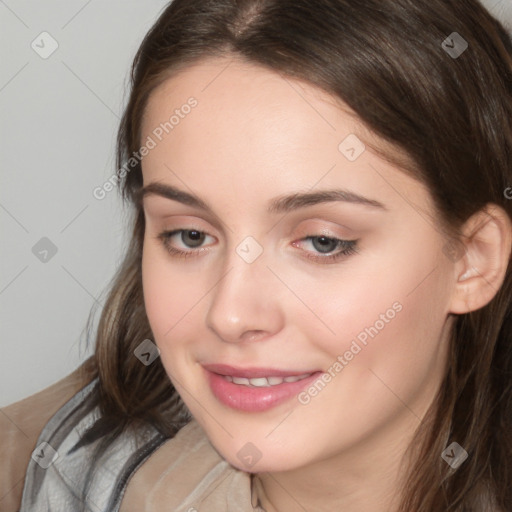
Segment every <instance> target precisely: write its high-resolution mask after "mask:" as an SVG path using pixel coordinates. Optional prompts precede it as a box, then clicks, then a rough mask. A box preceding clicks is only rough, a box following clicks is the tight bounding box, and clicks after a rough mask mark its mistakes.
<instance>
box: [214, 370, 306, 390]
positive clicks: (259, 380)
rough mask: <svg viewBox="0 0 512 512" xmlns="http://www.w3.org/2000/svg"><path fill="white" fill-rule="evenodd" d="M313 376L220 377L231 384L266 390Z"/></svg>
mask: <svg viewBox="0 0 512 512" xmlns="http://www.w3.org/2000/svg"><path fill="white" fill-rule="evenodd" d="M311 375H313V373H303V374H302V375H290V376H288V377H256V378H250V379H249V378H247V377H232V376H231V375H221V377H223V378H224V379H225V380H227V381H228V382H232V383H233V384H240V385H241V386H247V387H253V388H267V387H272V386H278V385H279V384H282V383H283V382H297V381H299V380H302V379H306V378H308V377H310V376H311Z"/></svg>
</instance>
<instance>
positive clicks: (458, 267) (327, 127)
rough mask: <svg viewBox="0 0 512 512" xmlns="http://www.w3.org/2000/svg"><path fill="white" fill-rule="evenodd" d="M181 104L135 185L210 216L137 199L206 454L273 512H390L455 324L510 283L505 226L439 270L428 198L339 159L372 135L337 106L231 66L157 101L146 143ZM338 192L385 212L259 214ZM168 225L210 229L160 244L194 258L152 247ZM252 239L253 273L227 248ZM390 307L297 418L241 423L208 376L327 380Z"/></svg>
mask: <svg viewBox="0 0 512 512" xmlns="http://www.w3.org/2000/svg"><path fill="white" fill-rule="evenodd" d="M228 64H229V65H228ZM226 66H227V67H226ZM191 96H193V97H195V98H196V99H197V101H198V105H197V106H196V107H195V108H194V109H193V110H192V111H191V113H190V114H189V115H187V116H185V117H184V118H183V119H180V122H179V124H178V125H176V126H175V127H174V129H173V130H172V131H171V132H169V134H166V135H165V136H164V137H163V138H162V140H161V141H159V142H158V144H157V145H156V147H155V148H154V149H152V150H151V151H150V152H149V154H148V155H147V156H145V157H144V159H143V164H142V165H143V178H144V185H145V186H146V185H148V184H149V183H153V182H160V183H164V184H168V185H174V186H176V187H178V188H180V189H181V190H185V191H187V192H192V193H194V194H196V195H198V196H199V197H200V198H202V199H203V200H204V201H205V202H206V203H208V204H209V205H210V206H211V208H212V210H213V214H210V213H206V212H204V211H202V210H200V209H198V208H195V207H192V206H189V205H184V204H181V203H179V202H177V201H173V200H170V199H168V198H164V197H159V196H158V195H154V194H149V195H146V196H145V198H144V201H143V205H144V213H145V219H146V232H145V238H144V248H143V259H142V272H143V285H144V299H145V305H146V310H147V314H148V318H149V321H150V325H151V327H152V330H153V333H154V337H155V343H156V344H157V346H158V347H159V349H160V353H161V354H160V357H161V359H162V363H163V364H164V367H165V369H166V371H167V373H168V375H169V377H170V379H171V381H172V382H173V384H174V385H175V386H176V388H177V389H178V391H179V393H180V394H181V396H182V398H183V400H184V401H185V403H186V404H187V406H188V408H189V409H190V411H191V413H192V414H193V416H194V417H195V419H196V420H197V421H198V422H199V423H200V425H201V426H202V428H203V429H204V431H205V433H206V434H207V436H208V438H209V439H210V441H211V443H212V444H213V445H214V447H215V448H216V449H217V451H218V452H219V453H220V454H221V455H222V456H223V457H224V458H225V459H226V460H227V461H228V462H230V463H231V464H232V465H233V466H235V467H237V468H239V469H241V470H244V471H250V472H253V473H258V478H259V479H260V481H261V483H262V485H263V489H264V495H263V496H262V500H263V504H264V506H266V507H268V510H269V511H270V510H277V511H280V512H282V511H286V512H295V511H299V510H300V511H303V510H316V511H327V510H344V511H345V512H356V511H360V510H365V511H367V512H377V511H378V512H383V511H384V510H389V511H391V510H395V508H396V506H397V501H396V500H397V496H398V495H399V491H398V490H399V488H400V478H401V477H402V476H403V474H404V472H405V467H406V466H405V463H406V459H404V453H405V450H406V448H407V445H408V443H409V442H410V441H411V439H412V436H413V433H414V431H415V429H416V428H417V427H418V426H419V424H420V422H421V420H422V418H423V417H424V415H425V413H426V411H427V409H428V408H429V406H430V404H431V402H432V400H433V398H434V396H435V393H436V392H437V390H438V388H439V385H440V383H441V380H442V377H443V375H444V371H445V367H446V363H447V348H448V338H449V330H450V327H451V325H452V323H453V320H454V316H453V314H454V313H462V312H465V311H468V310H470V309H477V308H478V307H482V306H483V305H485V304H486V303H487V302H488V301H489V300H490V299H491V298H492V296H493V294H494V293H495V290H496V289H497V288H498V287H499V283H500V281H501V279H502V278H503V275H504V270H503V264H501V263H500V262H502V260H503V261H506V256H507V254H510V243H511V242H510V225H509V224H506V220H505V219H506V215H504V214H502V212H500V211H498V212H497V214H496V215H495V216H494V217H493V216H490V215H489V214H485V216H482V217H479V218H475V219H473V220H472V222H471V223H468V229H473V228H475V226H478V228H479V229H480V230H481V231H480V235H481V236H480V241H482V240H483V241H484V242H486V243H487V242H489V243H488V244H484V243H480V244H479V245H478V247H477V246H476V245H475V248H473V246H471V247H469V246H468V249H469V250H468V252H467V254H466V256H465V257H464V258H460V259H458V260H456V261H453V260H452V259H450V258H447V257H446V256H445V253H444V252H443V247H444V246H445V244H446V241H447V240H446V238H445V237H444V236H443V235H442V234H441V232H440V230H439V227H438V225H437V224H436V223H435V222H434V221H433V220H432V219H434V218H435V217H434V210H433V205H432V200H431V197H430V194H429V192H428V190H427V189H426V188H425V187H424V186H423V185H422V184H421V183H419V182H417V181H415V180H413V179H412V178H411V177H409V176H407V175H406V174H405V173H403V172H402V171H401V170H399V169H397V168H395V167H393V166H392V165H391V164H389V163H387V162H385V161H384V160H382V159H381V158H379V157H378V156H377V154H375V153H373V152H372V151H371V150H370V149H369V147H368V146H367V148H366V151H364V152H363V153H362V154H361V155H360V156H359V157H358V158H357V160H355V161H353V162H351V161H349V160H348V159H347V158H346V157H345V156H344V155H343V154H342V153H341V152H340V150H339V149H338V146H339V144H340V142H341V141H342V140H344V139H345V137H347V135H349V134H356V135H357V136H358V137H359V138H360V139H361V140H363V141H364V140H365V137H369V134H368V132H366V131H365V130H363V128H362V126H361V125H360V124H359V123H358V122H357V118H356V117H354V115H351V113H350V111H349V109H348V107H347V106H344V105H343V104H342V103H340V102H339V101H338V102H336V101H335V100H334V99H333V98H332V97H330V96H329V95H328V94H326V93H325V92H323V91H321V90H319V89H317V88H315V87H313V86H311V85H308V84H305V83H302V82H299V81H296V80H292V79H290V78H286V79H284V78H283V77H281V76H280V75H279V74H276V73H274V72H272V71H270V70H267V69H264V68H261V67H258V66H255V65H253V64H249V63H244V62H242V61H239V60H236V59H224V58H219V59H211V60H207V61H203V62H201V63H199V64H196V65H194V66H192V67H189V68H187V69H185V70H182V71H180V72H179V73H178V74H176V75H175V76H173V77H171V78H169V79H167V80H166V81H165V82H164V83H163V84H161V85H160V86H159V87H158V88H157V89H155V91H154V92H153V93H152V94H151V96H150V99H149V102H148V104H147V107H146V110H145V115H144V120H143V125H142V137H141V140H146V138H147V137H148V136H151V133H152V131H153V130H154V129H155V127H157V126H158V125H159V124H160V123H162V122H165V121H166V120H167V119H168V118H169V116H170V115H171V114H172V112H173V110H174V109H176V108H179V107H180V106H181V105H183V104H185V103H186V102H187V99H188V98H189V97H191ZM366 140H369V139H366ZM331 188H347V189H350V190H352V191H355V192H356V193H358V194H361V195H364V196H366V197H368V198H372V199H375V200H378V201H380V202H381V203H383V204H384V205H385V207H386V210H379V209H372V208H369V207H366V206H364V205H361V204H353V203H348V202H330V203H324V204H318V205H314V206H309V207H305V208H301V209H299V210H296V211H293V212H290V213H287V214H286V215H284V214H278V215H271V214H268V213H267V212H266V206H267V202H268V201H269V200H271V199H273V198H275V197H277V196H282V195H285V194H290V193H293V192H306V191H310V190H320V189H322V190H326V189H331ZM404 198H406V199H407V200H405V199H404ZM495 219H497V220H495ZM176 229H191V230H194V229H195V230H199V231H202V232H204V233H205V234H206V237H205V239H204V241H203V243H202V245H201V247H202V248H204V249H206V250H204V251H202V252H199V251H198V249H197V248H194V247H193V246H192V247H191V246H190V239H188V238H185V242H186V241H187V240H188V241H189V246H187V245H185V243H184V241H183V240H182V238H181V237H180V234H177V235H175V236H174V237H173V238H172V239H171V240H168V241H167V243H168V245H171V246H172V247H174V248H177V249H181V250H183V251H190V252H192V251H195V253H194V254H191V255H189V257H187V258H180V257H176V256H173V255H172V254H170V253H169V252H168V250H167V249H166V247H165V245H164V243H163V242H162V240H161V239H159V238H158V235H159V234H160V233H162V232H163V231H172V230H176ZM486 229H487V230H486ZM185 235H186V233H185ZM308 235H316V236H318V237H321V236H322V235H324V236H330V237H334V238H339V239H346V240H354V239H357V240H358V245H357V248H358V252H357V253H355V254H351V255H347V256H344V257H342V258H341V259H339V260H338V261H337V262H330V263H322V262H321V261H320V262H315V261H313V260H311V259H308V257H307V255H308V254H309V255H312V256H318V257H320V258H321V257H322V253H321V252H319V245H318V244H317V245H316V246H315V245H314V244H313V243H312V242H311V241H307V240H305V239H304V238H305V237H306V236H308ZM505 235H506V236H505ZM248 236H252V237H253V238H254V239H255V240H257V242H258V243H259V244H260V245H261V247H262V248H263V253H262V254H261V255H260V256H259V257H258V258H257V259H256V260H255V261H254V262H252V263H247V262H246V261H244V259H242V258H241V257H240V256H239V255H238V254H237V252H236V248H237V246H238V245H239V244H240V243H241V242H242V241H243V240H244V239H245V238H246V237H248ZM294 242H295V244H294ZM332 247H333V248H332V251H331V253H329V254H332V253H334V252H337V251H339V248H337V247H335V246H332ZM484 247H485V248H486V249H485V250H484V249H483V248H484ZM320 250H321V249H320ZM328 250H329V249H328ZM507 251H508V252H507ZM500 258H501V259H500ZM491 260H493V261H494V262H495V263H496V262H498V264H497V265H496V266H495V267H493V268H490V267H489V268H487V266H486V265H487V262H488V261H491ZM475 263H478V268H476V267H475V266H474V265H475ZM500 264H501V266H500ZM471 269H473V270H475V272H476V273H475V272H474V273H473V275H470V276H469V277H468V278H467V279H465V280H462V281H460V280H459V278H460V276H461V275H462V274H463V273H465V272H466V271H468V270H470V274H471ZM483 279H486V280H487V281H490V282H491V283H493V284H494V283H496V284H497V286H496V287H492V291H491V290H490V289H489V288H490V287H489V286H488V284H483ZM397 301H398V302H399V303H400V305H401V307H402V309H401V311H400V312H397V313H396V315H395V316H394V318H393V319H392V320H390V321H389V322H387V323H385V327H384V328H383V329H382V330H380V331H379V333H378V335H376V336H375V337H374V338H369V339H368V342H367V345H366V346H363V345H362V347H363V348H362V350H361V351H360V352H359V353H357V355H355V356H354V357H353V359H352V360H351V361H349V362H348V364H347V365H346V366H345V367H344V368H343V370H342V371H341V372H339V373H337V374H336V376H335V377H334V378H333V379H332V380H331V382H329V383H328V385H326V386H325V388H324V389H323V390H322V391H321V392H319V393H318V394H317V396H315V397H313V398H312V399H311V401H310V402H309V403H308V404H307V405H303V404H301V403H299V401H298V400H297V399H295V398H294V399H291V400H289V401H287V402H286V403H284V404H281V405H279V406H277V407H274V408H272V409H270V410H268V411H265V412H240V411H237V410H234V409H231V408H229V407H227V406H225V405H223V404H222V403H220V402H219V401H218V400H217V399H216V398H215V396H214V395H213V394H212V392H211V390H210V388H209V385H208V382H207V380H206V378H205V374H204V370H203V369H202V367H201V364H206V363H225V364H231V365H233V366H240V367H251V366H263V367H274V368H281V369H286V370H298V372H297V373H301V372H303V371H306V372H307V371H314V370H323V371H327V370H328V368H329V367H332V365H333V364H334V362H335V361H336V360H337V358H338V356H339V355H343V354H344V353H345V352H346V351H347V350H349V348H350V346H351V343H352V341H353V340H354V339H355V338H356V336H357V335H358V334H359V333H360V332H361V331H363V330H364V329H365V328H367V327H370V326H372V325H374V324H375V322H376V321H377V320H379V318H381V317H380V315H381V314H385V313H386V311H387V310H390V309H393V308H392V305H393V304H394V303H396V302H397ZM248 442H250V443H252V444H253V445H255V446H256V447H257V449H258V450H259V452H261V458H260V460H259V461H258V462H257V463H256V464H255V465H254V466H252V467H250V468H248V467H246V466H244V463H243V462H242V461H241V460H240V459H239V458H238V457H237V453H238V451H239V450H240V449H241V448H242V447H243V446H244V445H245V444H246V443H248Z"/></svg>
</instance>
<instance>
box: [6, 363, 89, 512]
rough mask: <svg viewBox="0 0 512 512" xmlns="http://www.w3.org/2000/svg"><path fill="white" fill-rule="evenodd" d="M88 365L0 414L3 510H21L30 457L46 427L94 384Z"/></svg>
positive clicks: (11, 405) (85, 364) (8, 407)
mask: <svg viewBox="0 0 512 512" xmlns="http://www.w3.org/2000/svg"><path fill="white" fill-rule="evenodd" d="M89 377H90V373H89V370H88V364H87V362H86V363H84V364H83V365H82V366H80V367H79V368H77V369H76V370H75V371H73V372H72V373H70V374H69V375H67V376H66V377H64V378H62V379H61V380H59V381H58V382H56V383H54V384H52V385H51V386H48V387H47V388H45V389H43V390H41V391H39V392H38V393H35V394H33V395H31V396H29V397H26V398H24V399H22V400H20V401H18V402H15V403H13V404H10V405H8V406H6V407H2V409H1V411H0V412H1V414H0V432H1V436H0V459H1V460H2V464H0V497H1V508H2V510H18V509H19V506H20V501H21V493H22V490H23V483H24V479H25V472H26V470H27V465H28V463H29V460H30V456H31V454H32V452H33V450H34V448H35V446H36V442H37V439H38V437H39V435H40V433H41V430H42V429H43V427H44V425H45V424H46V423H47V422H48V420H49V419H50V418H51V417H52V415H53V414H55V412H56V411H57V410H58V409H59V408H60V407H62V405H63V404H65V403H66V402H67V401H68V400H69V399H70V398H71V397H72V396H73V395H75V394H76V393H77V392H78V391H79V390H80V389H81V388H82V387H84V386H85V385H86V384H87V383H88V382H90V380H91V379H90V378H89Z"/></svg>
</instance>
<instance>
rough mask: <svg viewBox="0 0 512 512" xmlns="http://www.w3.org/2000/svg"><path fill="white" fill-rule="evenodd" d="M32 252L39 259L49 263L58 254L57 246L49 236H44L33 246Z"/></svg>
mask: <svg viewBox="0 0 512 512" xmlns="http://www.w3.org/2000/svg"><path fill="white" fill-rule="evenodd" d="M32 254H33V255H34V256H35V257H36V258H37V259H38V260H39V261H42V262H43V263H48V262H49V261H50V260H51V259H52V258H53V257H54V256H55V255H56V254H57V246H56V245H55V244H54V243H53V242H52V241H51V240H50V239H49V238H46V237H45V236H43V238H41V240H39V242H37V243H36V244H35V245H34V246H33V247H32Z"/></svg>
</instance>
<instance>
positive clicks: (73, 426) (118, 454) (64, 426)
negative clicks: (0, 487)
mask: <svg viewBox="0 0 512 512" xmlns="http://www.w3.org/2000/svg"><path fill="white" fill-rule="evenodd" d="M97 385H98V380H97V379H94V380H92V381H91V382H89V384H87V385H86V386H85V387H83V388H82V389H80V390H79V391H78V392H77V393H76V394H75V395H73V396H72V398H71V399H70V400H68V401H67V402H66V403H65V404H64V405H63V406H62V407H61V408H60V409H59V410H58V411H57V412H56V413H55V414H54V415H53V416H52V417H51V419H50V420H49V421H48V422H47V423H46V425H45V426H44V428H43V429H42V431H41V433H40V435H39V438H38V439H37V442H36V446H35V449H34V451H33V452H32V454H31V458H30V461H29V464H28V468H27V472H26V476H25V485H24V488H23V495H22V500H21V509H20V512H28V511H30V512H43V511H49V510H51V511H52V512H61V511H62V512H64V511H65V512H68V511H70V510H82V509H83V510H94V511H95V512H96V511H97V512H106V511H108V512H113V511H115V510H117V507H118V502H119V499H120V496H121V493H122V490H123V489H124V486H125V484H126V481H127V480H128V478H129V476H130V475H131V473H132V472H133V471H135V469H136V468H137V467H138V466H139V465H140V464H141V462H142V461H143V460H144V459H145V458H146V457H147V456H148V455H149V454H150V453H151V452H152V451H153V450H154V449H156V448H157V447H158V446H159V445H160V444H161V443H162V442H164V441H165V438H164V437H163V436H162V435H161V434H160V433H158V432H156V431H155V430H154V429H153V428H152V427H151V426H147V428H145V429H140V432H138V433H137V434H138V435H133V433H130V432H128V431H127V432H124V433H123V434H121V435H120V436H118V437H116V438H115V439H114V440H112V441H111V442H109V443H108V444H107V445H106V446H104V445H103V444H102V443H101V441H102V439H101V438H98V439H97V440H96V441H93V442H91V443H88V444H84V443H81V440H82V438H83V435H84V433H85V432H87V431H88V430H89V428H90V427H92V426H93V425H94V424H95V423H96V421H97V420H98V419H99V418H100V416H101V415H100V413H99V408H98V407H97V406H96V405H95V404H96V401H95V400H94V394H95V391H96V387H97Z"/></svg>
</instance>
